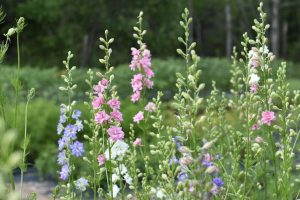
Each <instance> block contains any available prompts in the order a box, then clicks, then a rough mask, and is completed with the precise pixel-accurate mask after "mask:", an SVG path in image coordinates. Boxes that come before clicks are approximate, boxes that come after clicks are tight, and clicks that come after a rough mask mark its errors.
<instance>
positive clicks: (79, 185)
mask: <svg viewBox="0 0 300 200" xmlns="http://www.w3.org/2000/svg"><path fill="white" fill-rule="evenodd" d="M74 184H75V187H76V189H77V190H79V191H81V192H84V191H85V190H86V187H87V186H88V185H89V183H88V181H87V180H86V179H85V178H83V177H81V178H79V179H77V180H76V181H74Z"/></svg>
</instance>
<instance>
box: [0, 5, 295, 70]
mask: <svg viewBox="0 0 300 200" xmlns="http://www.w3.org/2000/svg"><path fill="white" fill-rule="evenodd" d="M1 4H2V7H3V9H4V11H5V12H6V14H7V15H6V20H5V23H4V24H1V31H2V32H5V30H7V28H8V27H9V25H11V24H14V23H15V21H16V19H17V18H18V17H19V16H23V17H25V19H26V20H27V27H26V29H25V31H24V33H23V34H22V38H21V41H22V44H21V45H22V46H21V51H22V60H23V62H24V63H26V64H28V65H32V66H39V67H47V66H53V65H54V66H57V65H60V63H61V60H62V59H63V58H64V56H65V54H66V52H67V51H68V50H72V51H73V52H74V53H75V56H76V59H77V60H76V62H77V63H80V65H82V66H89V67H92V66H97V65H98V58H99V55H98V54H99V51H98V49H97V48H98V45H99V41H98V38H99V36H100V34H102V33H103V32H104V30H105V29H109V30H110V32H111V33H112V36H113V37H115V47H114V55H115V56H114V62H115V63H114V64H119V63H126V62H129V59H130V56H128V54H129V53H130V47H132V46H134V45H135V42H134V40H133V39H132V35H131V34H132V32H133V31H132V26H133V25H134V23H135V21H136V16H137V14H138V13H139V11H140V10H143V11H144V13H145V28H146V29H147V30H148V34H147V37H146V38H145V41H146V42H147V43H148V45H149V48H150V49H151V51H152V54H153V55H154V56H155V57H157V58H166V57H175V56H176V51H175V49H176V48H178V42H177V36H178V35H179V33H180V31H181V30H180V27H179V25H178V21H179V19H180V13H181V12H182V10H183V9H184V8H185V7H188V8H189V9H190V11H191V13H192V16H193V18H194V21H193V23H192V30H193V34H192V36H191V37H193V39H194V40H195V41H196V42H197V43H198V47H197V51H198V52H199V54H200V55H201V56H211V57H215V56H218V57H225V56H229V55H230V54H231V49H232V46H233V45H237V46H238V45H239V44H238V41H240V39H241V35H242V34H243V33H244V32H245V31H247V32H249V33H250V35H251V34H252V31H251V29H249V28H248V27H251V26H250V25H251V24H252V23H253V22H252V19H253V18H254V16H255V15H256V7H257V5H258V1H257V0H172V1H170V0H147V1H142V0H130V1H128V0H88V1H87V0H48V1H42V0H6V1H3V2H1ZM265 5H266V9H267V13H268V14H269V18H268V19H269V20H270V21H269V23H270V24H271V25H272V29H271V30H270V32H269V33H268V34H269V36H270V46H271V48H272V51H273V52H274V53H275V54H276V55H277V56H280V57H282V58H285V59H289V60H293V61H300V56H299V53H298V52H299V51H300V0H266V1H265ZM12 45H15V41H12ZM15 55H16V50H15V48H10V51H9V53H8V56H7V59H6V62H8V63H12V64H14V62H15V60H14V59H13V58H14V57H15Z"/></svg>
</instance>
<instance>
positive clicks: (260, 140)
mask: <svg viewBox="0 0 300 200" xmlns="http://www.w3.org/2000/svg"><path fill="white" fill-rule="evenodd" d="M255 142H257V143H263V142H264V139H263V138H262V137H260V136H257V137H256V138H255Z"/></svg>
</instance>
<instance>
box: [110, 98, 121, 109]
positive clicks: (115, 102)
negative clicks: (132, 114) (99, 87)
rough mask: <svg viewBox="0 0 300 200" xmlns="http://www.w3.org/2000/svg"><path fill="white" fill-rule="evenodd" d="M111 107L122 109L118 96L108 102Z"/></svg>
mask: <svg viewBox="0 0 300 200" xmlns="http://www.w3.org/2000/svg"><path fill="white" fill-rule="evenodd" d="M107 104H108V105H109V106H110V108H111V109H113V110H117V109H120V101H119V100H118V99H116V98H113V99H111V100H109V101H108V102H107Z"/></svg>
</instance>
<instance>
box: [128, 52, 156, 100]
mask: <svg viewBox="0 0 300 200" xmlns="http://www.w3.org/2000/svg"><path fill="white" fill-rule="evenodd" d="M131 51H132V60H131V64H130V65H129V67H130V69H131V70H132V71H135V70H138V71H139V73H138V74H135V75H134V76H133V78H132V79H131V86H132V89H133V95H132V96H131V101H132V102H137V101H139V99H140V98H141V91H142V90H143V88H144V87H146V88H148V89H150V88H152V87H153V84H154V83H153V81H152V80H151V78H153V77H154V72H153V71H152V69H151V53H150V51H149V50H148V49H146V48H145V46H143V47H142V48H141V50H138V49H136V48H132V49H131Z"/></svg>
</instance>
